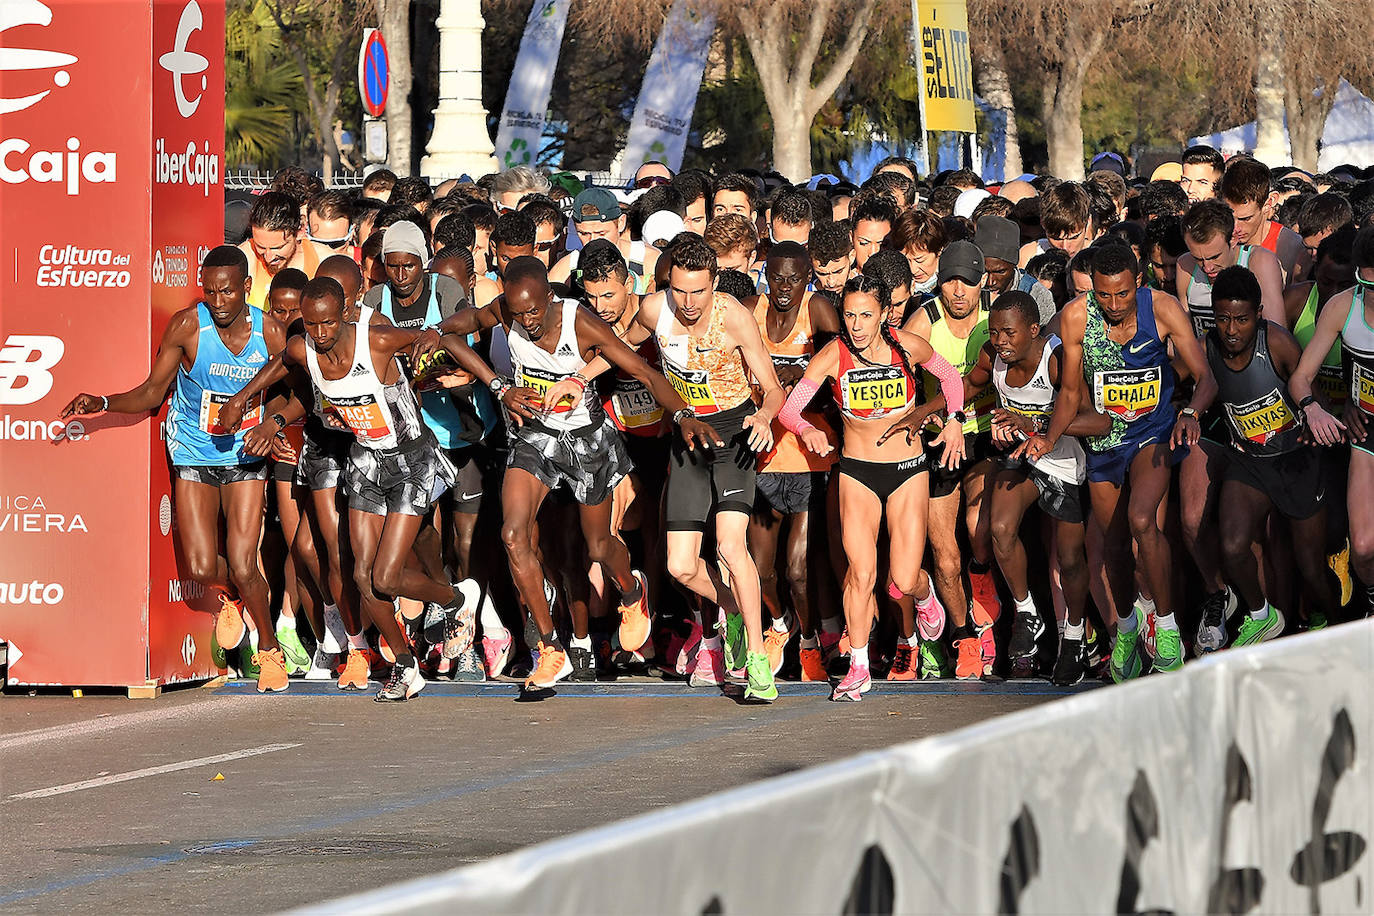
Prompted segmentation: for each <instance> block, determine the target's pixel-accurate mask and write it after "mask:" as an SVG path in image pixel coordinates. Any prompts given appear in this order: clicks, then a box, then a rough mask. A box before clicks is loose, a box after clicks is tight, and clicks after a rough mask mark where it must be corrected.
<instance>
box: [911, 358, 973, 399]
mask: <svg viewBox="0 0 1374 916" xmlns="http://www.w3.org/2000/svg"><path fill="white" fill-rule="evenodd" d="M921 368H922V369H924V370H926V371H927V372H929V373H930V374H931V375H933V376H935V377H936V378H937V379H939V380H940V393H941V394H943V395H944V396H945V412H946V413H955V412H956V411H960V410H963V409H964V380H963V379H962V378H960V377H959V373H958V372H957V371H955V368H954V367H953V366H951V365H950V364H949V360H947V359H945V358H944V357H943V356H941V355H940V354H939V353H935V352H933V351H932V352H931V354H930V359H928V360H926V361H925V362H923V363H921Z"/></svg>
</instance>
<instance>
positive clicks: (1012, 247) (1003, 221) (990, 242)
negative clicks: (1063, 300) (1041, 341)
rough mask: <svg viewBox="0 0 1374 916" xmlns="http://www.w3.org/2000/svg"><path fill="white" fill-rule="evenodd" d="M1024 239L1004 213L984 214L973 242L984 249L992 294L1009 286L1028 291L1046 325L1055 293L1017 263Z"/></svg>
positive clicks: (1054, 310) (995, 295)
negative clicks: (1000, 214) (999, 214)
mask: <svg viewBox="0 0 1374 916" xmlns="http://www.w3.org/2000/svg"><path fill="white" fill-rule="evenodd" d="M1020 242H1021V230H1020V229H1018V228H1017V227H1016V224H1015V223H1013V222H1012V221H1011V220H1009V219H1007V218H1006V217H1004V216H984V217H983V218H982V219H980V220H979V221H978V228H977V229H976V230H975V231H974V234H973V244H975V245H977V246H978V250H979V251H981V252H983V264H984V266H985V267H986V268H987V274H988V283H987V286H988V292H989V294H990V295H991V296H992V297H993V298H994V299H996V298H997V297H998V296H1000V295H1002V294H1003V293H1005V292H1008V291H1009V290H1020V291H1021V292H1023V293H1028V294H1029V295H1030V297H1031V298H1032V299H1034V300H1035V305H1036V308H1038V309H1039V310H1040V315H1039V324H1040V326H1041V327H1044V326H1045V325H1047V324H1049V323H1050V319H1052V318H1053V317H1054V315H1055V312H1056V309H1055V307H1054V296H1053V295H1052V294H1051V293H1050V291H1049V288H1048V287H1046V286H1045V285H1044V284H1043V283H1041V282H1040V281H1039V280H1037V279H1035V278H1034V277H1032V276H1031V275H1030V274H1028V273H1026V272H1025V271H1024V270H1022V269H1021V268H1019V267H1017V266H1016V259H1017V257H1018V254H1017V252H1018V250H1019V248H1020Z"/></svg>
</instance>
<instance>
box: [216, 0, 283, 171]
mask: <svg viewBox="0 0 1374 916" xmlns="http://www.w3.org/2000/svg"><path fill="white" fill-rule="evenodd" d="M224 33H225V55H224V84H225V98H224V158H225V163H226V164H227V165H229V166H241V165H249V164H252V165H259V166H262V167H273V166H277V165H280V164H282V163H283V161H284V160H285V161H294V157H292V156H291V155H289V153H290V151H289V150H288V149H287V146H288V144H289V142H290V140H291V119H292V116H293V114H294V113H295V111H296V110H297V107H298V104H299V100H300V90H301V77H300V73H299V72H298V71H297V70H296V67H295V65H294V64H292V63H291V61H290V60H289V59H287V58H286V57H285V55H284V53H283V51H282V45H281V32H280V30H278V28H277V25H276V23H275V22H273V20H272V14H271V13H270V12H269V11H268V9H267V7H266V4H265V3H264V2H263V0H231V2H230V4H229V7H228V9H227V10H226V11H225V20H224Z"/></svg>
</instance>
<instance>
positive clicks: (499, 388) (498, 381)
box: [487, 375, 512, 401]
mask: <svg viewBox="0 0 1374 916" xmlns="http://www.w3.org/2000/svg"><path fill="white" fill-rule="evenodd" d="M487 387H489V388H490V389H491V393H492V394H494V395H496V399H497V400H498V401H499V400H501V396H502V395H504V394H505V393H506V392H507V391H509V390H510V389H511V387H512V383H511V380H510V379H508V378H503V377H501V376H499V375H498V376H496V378H494V379H492V380H491V382H490V383H489V384H488V386H487Z"/></svg>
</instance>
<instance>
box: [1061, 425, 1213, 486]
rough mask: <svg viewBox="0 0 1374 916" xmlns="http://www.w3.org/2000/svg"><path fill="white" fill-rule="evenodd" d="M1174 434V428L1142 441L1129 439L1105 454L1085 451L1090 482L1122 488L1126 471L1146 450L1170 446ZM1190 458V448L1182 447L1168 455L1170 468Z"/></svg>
mask: <svg viewBox="0 0 1374 916" xmlns="http://www.w3.org/2000/svg"><path fill="white" fill-rule="evenodd" d="M1172 433H1173V427H1172V425H1171V426H1170V428H1169V429H1166V430H1164V431H1163V432H1160V433H1154V434H1151V435H1147V436H1145V437H1143V438H1140V439H1128V440H1126V441H1125V442H1123V443H1121V444H1120V445H1118V446H1116V447H1114V448H1109V449H1107V450H1106V451H1104V452H1095V451H1093V450H1092V449H1084V452H1085V453H1086V455H1087V459H1088V462H1087V467H1088V482H1089V483H1097V482H1099V481H1107V482H1108V483H1111V484H1112V485H1114V486H1117V487H1119V486H1121V485H1122V484H1124V483H1125V482H1126V471H1127V469H1128V468H1130V466H1131V462H1132V461H1134V460H1135V456H1136V455H1139V454H1140V453H1141V452H1142V451H1144V450H1145V449H1147V448H1149V447H1151V446H1153V445H1158V444H1160V443H1163V444H1165V445H1167V444H1168V441H1169V436H1170V435H1171V434H1172ZM1186 457H1188V446H1186V445H1180V446H1179V447H1178V448H1176V449H1172V450H1171V451H1170V452H1169V453H1168V458H1167V460H1168V462H1169V467H1173V466H1174V465H1176V464H1178V463H1179V462H1180V461H1182V460H1183V459H1184V458H1186Z"/></svg>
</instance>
